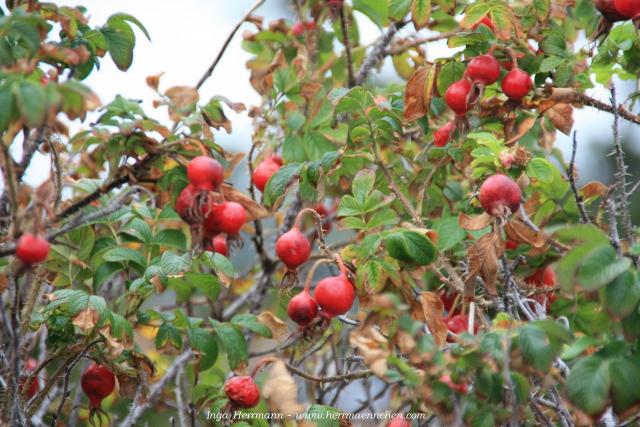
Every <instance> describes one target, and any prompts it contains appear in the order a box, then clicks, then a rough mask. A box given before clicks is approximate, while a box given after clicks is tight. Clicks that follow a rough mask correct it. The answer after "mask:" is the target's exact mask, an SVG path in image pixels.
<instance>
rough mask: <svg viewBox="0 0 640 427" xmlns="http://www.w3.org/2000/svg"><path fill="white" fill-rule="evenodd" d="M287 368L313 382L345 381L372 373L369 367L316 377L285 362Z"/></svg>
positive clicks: (368, 375)
mask: <svg viewBox="0 0 640 427" xmlns="http://www.w3.org/2000/svg"><path fill="white" fill-rule="evenodd" d="M287 369H288V370H289V371H291V372H292V373H294V374H296V375H298V376H300V377H302V378H304V379H306V380H309V381H313V382H317V383H333V382H338V381H347V380H356V379H359V378H366V377H370V376H371V375H373V371H371V370H370V369H366V370H363V371H359V372H353V373H350V374H342V375H336V376H333V377H317V376H315V375H311V374H307V373H306V372H304V371H303V370H301V369H298V368H296V367H295V366H293V365H291V364H289V363H287Z"/></svg>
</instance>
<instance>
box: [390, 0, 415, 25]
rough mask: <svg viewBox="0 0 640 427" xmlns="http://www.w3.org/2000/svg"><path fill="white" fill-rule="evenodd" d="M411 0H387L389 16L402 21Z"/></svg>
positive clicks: (407, 11)
mask: <svg viewBox="0 0 640 427" xmlns="http://www.w3.org/2000/svg"><path fill="white" fill-rule="evenodd" d="M412 1H413V0H389V17H390V18H391V19H393V20H394V21H402V20H403V19H404V17H405V16H407V13H409V7H411V3H412Z"/></svg>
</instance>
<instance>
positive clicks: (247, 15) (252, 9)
mask: <svg viewBox="0 0 640 427" xmlns="http://www.w3.org/2000/svg"><path fill="white" fill-rule="evenodd" d="M265 1H266V0H256V2H255V3H253V5H252V6H251V7H250V8H249V10H248V11H247V12H245V14H244V15H242V18H240V21H238V23H237V24H236V25H235V27H233V30H231V32H230V33H229V35H228V36H227V38H226V40H225V41H224V43H223V44H222V48H220V51H219V52H218V54H217V55H216V57H215V59H214V60H213V62H212V63H211V65H210V66H209V68H208V69H207V71H205V73H204V74H203V75H202V77H200V80H198V84H196V89H200V87H202V85H203V84H204V82H206V81H207V79H208V78H209V77H211V74H212V73H213V70H214V69H215V68H216V66H217V65H218V63H219V62H220V60H221V59H222V56H223V55H224V52H225V51H226V50H227V47H228V46H229V43H231V40H232V39H233V36H235V35H236V33H237V32H238V30H239V29H240V27H241V26H242V24H244V23H245V21H246V20H247V19H249V18H250V17H251V14H252V13H253V12H255V10H256V9H257V8H259V7H260V6H261V5H262V4H263V3H264V2H265Z"/></svg>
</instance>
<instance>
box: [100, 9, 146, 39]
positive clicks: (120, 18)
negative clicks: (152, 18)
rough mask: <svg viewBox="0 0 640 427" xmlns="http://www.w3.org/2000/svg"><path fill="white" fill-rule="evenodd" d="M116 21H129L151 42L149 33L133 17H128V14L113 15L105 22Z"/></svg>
mask: <svg viewBox="0 0 640 427" xmlns="http://www.w3.org/2000/svg"><path fill="white" fill-rule="evenodd" d="M116 21H129V22H131V23H132V24H134V25H136V26H137V27H138V28H140V30H141V31H142V32H143V33H144V35H145V37H146V38H147V40H149V41H151V36H149V32H148V31H147V29H146V28H145V27H144V25H142V22H140V21H138V19H137V18H136V17H135V16H132V15H129V14H128V13H115V14H113V15H111V16H110V17H109V19H108V20H107V22H116Z"/></svg>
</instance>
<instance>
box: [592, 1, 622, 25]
mask: <svg viewBox="0 0 640 427" xmlns="http://www.w3.org/2000/svg"><path fill="white" fill-rule="evenodd" d="M595 3H596V9H598V11H599V12H600V13H601V14H602V16H604V17H605V18H607V19H608V20H609V21H611V22H619V21H626V20H627V17H626V16H624V15H622V14H621V13H620V12H618V10H617V9H616V6H615V4H614V0H596V2H595Z"/></svg>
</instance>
